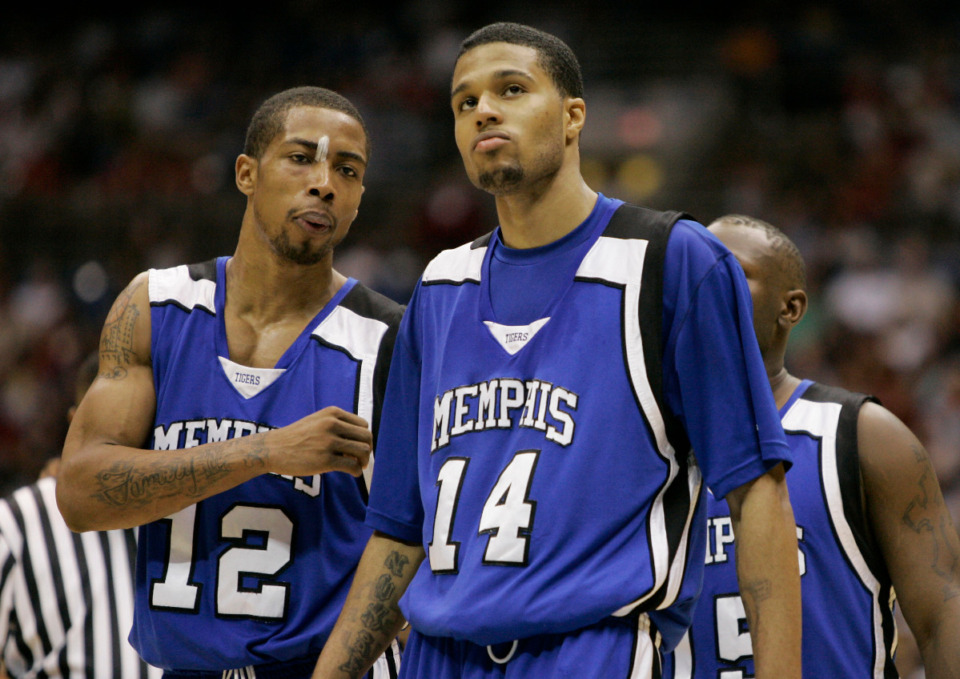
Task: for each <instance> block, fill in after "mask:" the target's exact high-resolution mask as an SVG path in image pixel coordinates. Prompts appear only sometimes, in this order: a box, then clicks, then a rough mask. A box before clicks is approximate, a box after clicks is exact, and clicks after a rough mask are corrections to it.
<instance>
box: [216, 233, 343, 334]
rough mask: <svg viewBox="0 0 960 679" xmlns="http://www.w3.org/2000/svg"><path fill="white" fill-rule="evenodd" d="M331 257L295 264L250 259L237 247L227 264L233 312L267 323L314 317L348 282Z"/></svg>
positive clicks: (256, 258) (270, 259)
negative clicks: (334, 265) (335, 268)
mask: <svg viewBox="0 0 960 679" xmlns="http://www.w3.org/2000/svg"><path fill="white" fill-rule="evenodd" d="M330 259H332V257H331V258H329V259H328V260H326V261H323V262H319V263H317V264H315V265H310V266H305V265H295V264H291V263H285V262H281V261H279V259H278V258H277V257H275V256H266V257H248V256H246V255H245V253H244V252H243V251H242V249H240V248H238V250H237V252H236V253H235V254H234V256H233V257H232V258H231V259H230V261H229V262H227V299H228V304H229V306H230V307H231V308H232V311H233V312H234V313H240V314H244V315H245V316H248V317H249V318H251V319H256V318H260V319H262V320H263V321H264V322H271V321H275V320H277V319H280V318H284V317H288V316H304V317H309V318H312V317H313V316H315V315H316V314H317V313H319V311H320V309H322V308H323V307H324V305H326V303H327V302H329V301H330V299H331V298H332V297H333V296H334V295H335V294H336V292H337V291H338V290H339V289H340V288H341V287H342V286H343V284H344V283H345V282H346V278H345V277H344V276H343V275H341V274H340V273H338V272H337V271H335V270H334V269H333V267H332V265H331V261H330Z"/></svg>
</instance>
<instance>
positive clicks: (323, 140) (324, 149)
mask: <svg viewBox="0 0 960 679" xmlns="http://www.w3.org/2000/svg"><path fill="white" fill-rule="evenodd" d="M329 151H330V137H328V136H327V135H323V136H322V137H320V139H319V141H317V155H316V158H315V160H316V161H317V162H318V163H322V162H324V161H326V159H327V153H329Z"/></svg>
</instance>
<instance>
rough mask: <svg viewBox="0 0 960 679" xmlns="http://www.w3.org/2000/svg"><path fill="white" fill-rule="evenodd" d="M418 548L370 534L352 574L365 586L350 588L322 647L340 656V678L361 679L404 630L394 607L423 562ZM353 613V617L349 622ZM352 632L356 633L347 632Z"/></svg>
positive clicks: (400, 616) (420, 550) (417, 546)
mask: <svg viewBox="0 0 960 679" xmlns="http://www.w3.org/2000/svg"><path fill="white" fill-rule="evenodd" d="M423 558H424V551H423V549H422V548H421V547H420V545H409V544H406V543H404V542H400V541H398V540H395V539H393V538H391V537H390V536H388V535H385V534H383V533H379V532H375V533H374V534H373V537H372V538H371V539H370V542H369V544H368V546H367V549H366V550H365V551H364V555H363V558H362V559H361V560H360V565H359V566H358V568H357V576H356V577H357V580H359V581H362V582H364V583H368V584H366V585H365V586H364V587H361V588H352V589H351V590H350V594H349V595H348V597H347V603H346V604H345V605H344V608H343V611H342V612H341V613H340V618H339V619H338V621H337V623H338V624H337V626H336V627H335V628H334V632H333V634H332V635H331V636H330V640H329V641H328V642H327V646H330V647H337V648H338V649H340V650H341V651H342V657H343V658H345V660H343V662H341V663H340V664H339V665H337V667H336V670H337V671H338V672H339V673H341V676H346V677H360V676H362V674H363V673H364V672H365V671H366V669H367V668H368V667H369V666H370V659H371V658H375V657H377V655H378V654H379V653H380V652H381V649H383V648H384V647H385V646H386V645H387V644H388V643H389V642H390V640H391V639H393V638H394V637H396V636H397V635H398V633H399V632H400V629H401V628H402V627H403V624H404V619H403V616H402V615H400V611H399V606H398V602H399V601H400V597H401V596H402V595H403V593H404V591H405V590H406V587H407V584H408V583H409V581H410V577H412V575H413V573H415V572H416V570H417V567H418V566H419V565H420V562H421V561H423ZM354 611H356V612H357V613H356V617H352V616H353V615H354ZM351 630H355V631H351Z"/></svg>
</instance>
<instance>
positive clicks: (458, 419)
mask: <svg viewBox="0 0 960 679" xmlns="http://www.w3.org/2000/svg"><path fill="white" fill-rule="evenodd" d="M578 401H579V396H578V395H577V394H575V393H574V392H572V391H570V390H569V389H564V388H563V387H560V386H557V385H554V384H550V383H549V382H544V381H542V380H536V379H533V380H526V381H524V380H519V379H513V378H498V379H493V380H487V381H485V382H479V383H477V384H470V385H466V386H461V387H456V388H454V389H450V390H448V391H446V392H444V393H443V394H442V395H441V396H438V397H437V398H436V400H435V401H434V406H433V440H432V444H431V447H430V451H431V452H435V451H437V450H440V449H441V448H443V447H445V446H447V445H449V443H450V440H451V439H452V438H454V437H457V436H461V435H463V434H467V433H470V432H478V431H485V430H490V429H510V428H511V427H512V426H513V423H514V416H515V415H516V414H517V413H520V417H519V420H517V426H519V427H521V428H526V429H538V430H540V431H542V432H544V436H545V437H546V438H547V440H549V441H553V442H554V443H557V444H558V445H561V446H564V447H566V446H569V445H570V444H571V443H572V442H573V431H574V429H575V427H576V423H575V421H574V419H573V414H574V412H575V411H576V409H577V402H578Z"/></svg>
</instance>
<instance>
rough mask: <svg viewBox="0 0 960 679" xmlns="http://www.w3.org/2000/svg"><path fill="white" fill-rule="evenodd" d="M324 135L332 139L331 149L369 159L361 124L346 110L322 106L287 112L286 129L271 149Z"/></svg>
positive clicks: (278, 136) (296, 107)
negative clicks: (344, 150)
mask: <svg viewBox="0 0 960 679" xmlns="http://www.w3.org/2000/svg"><path fill="white" fill-rule="evenodd" d="M324 136H325V137H328V138H329V143H330V145H331V147H333V146H334V145H336V146H337V147H342V148H344V149H347V150H349V151H352V152H355V153H359V154H362V155H363V156H364V157H366V144H367V136H366V134H365V132H364V130H363V125H361V124H360V121H359V120H357V119H356V118H354V117H353V116H351V115H349V114H347V113H344V112H343V111H336V110H334V109H331V108H323V107H320V106H306V105H303V106H292V107H291V108H290V109H288V110H287V112H286V116H285V117H284V121H283V128H282V129H281V130H280V132H279V134H277V136H276V137H275V138H274V139H273V140H272V141H271V146H280V145H284V144H290V143H297V141H299V140H310V141H312V142H316V141H317V140H318V139H320V138H321V137H324Z"/></svg>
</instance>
